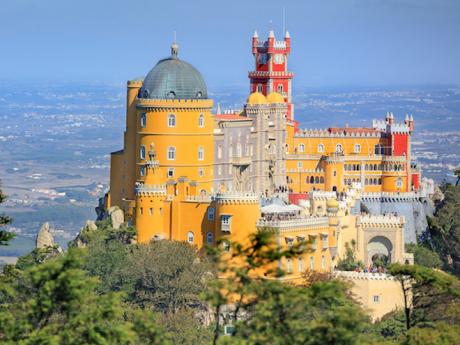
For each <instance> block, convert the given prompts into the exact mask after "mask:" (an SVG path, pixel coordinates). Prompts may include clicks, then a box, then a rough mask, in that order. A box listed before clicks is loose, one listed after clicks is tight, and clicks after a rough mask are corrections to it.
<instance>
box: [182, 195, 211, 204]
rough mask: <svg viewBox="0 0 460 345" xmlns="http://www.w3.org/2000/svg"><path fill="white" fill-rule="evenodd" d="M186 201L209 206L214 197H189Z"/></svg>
mask: <svg viewBox="0 0 460 345" xmlns="http://www.w3.org/2000/svg"><path fill="white" fill-rule="evenodd" d="M185 201H186V202H197V203H208V204H209V203H211V201H212V197H211V196H210V195H187V196H186V197H185Z"/></svg>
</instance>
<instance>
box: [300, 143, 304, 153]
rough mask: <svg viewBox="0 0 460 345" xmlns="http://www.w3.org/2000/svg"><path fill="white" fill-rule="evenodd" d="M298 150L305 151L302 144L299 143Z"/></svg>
mask: <svg viewBox="0 0 460 345" xmlns="http://www.w3.org/2000/svg"><path fill="white" fill-rule="evenodd" d="M299 152H305V145H304V144H300V145H299Z"/></svg>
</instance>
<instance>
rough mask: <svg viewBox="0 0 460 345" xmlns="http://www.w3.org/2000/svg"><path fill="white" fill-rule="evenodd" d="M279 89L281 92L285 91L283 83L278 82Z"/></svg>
mask: <svg viewBox="0 0 460 345" xmlns="http://www.w3.org/2000/svg"><path fill="white" fill-rule="evenodd" d="M277 91H278V92H279V93H281V94H282V93H283V91H284V88H283V84H278V87H277Z"/></svg>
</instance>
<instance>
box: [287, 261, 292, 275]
mask: <svg viewBox="0 0 460 345" xmlns="http://www.w3.org/2000/svg"><path fill="white" fill-rule="evenodd" d="M286 271H287V273H292V259H286Z"/></svg>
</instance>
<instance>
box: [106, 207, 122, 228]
mask: <svg viewBox="0 0 460 345" xmlns="http://www.w3.org/2000/svg"><path fill="white" fill-rule="evenodd" d="M109 216H110V219H111V220H112V227H113V228H114V229H119V228H120V226H121V225H122V224H123V223H124V222H125V215H124V213H123V210H121V209H120V208H119V207H117V206H113V207H111V208H109Z"/></svg>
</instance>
